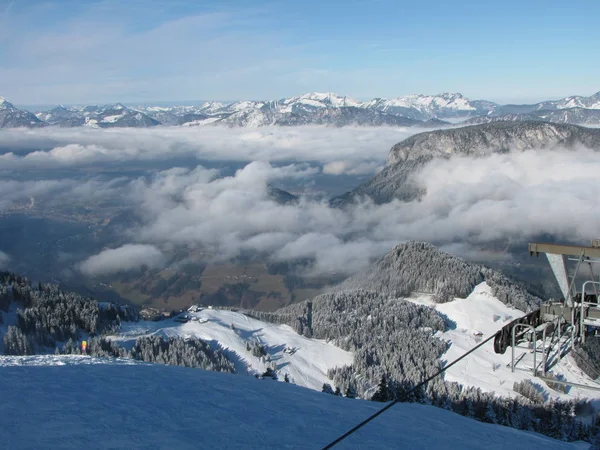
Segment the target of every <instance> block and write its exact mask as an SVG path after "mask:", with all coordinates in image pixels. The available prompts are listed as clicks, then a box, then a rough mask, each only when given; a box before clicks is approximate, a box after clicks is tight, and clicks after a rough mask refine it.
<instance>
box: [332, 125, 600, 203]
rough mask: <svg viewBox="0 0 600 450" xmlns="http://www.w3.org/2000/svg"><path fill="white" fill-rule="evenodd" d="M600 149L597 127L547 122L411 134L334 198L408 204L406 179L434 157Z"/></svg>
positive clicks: (412, 190)
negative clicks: (370, 174)
mask: <svg viewBox="0 0 600 450" xmlns="http://www.w3.org/2000/svg"><path fill="white" fill-rule="evenodd" d="M578 145H581V146H584V147H588V148H591V149H595V150H600V129H590V128H584V127H579V126H576V125H566V124H556V123H548V122H538V121H528V122H494V123H488V124H483V125H474V126H468V127H462V128H453V129H445V130H435V131H429V132H425V133H420V134H416V135H414V136H411V137H410V138H408V139H405V140H404V141H402V142H400V143H398V144H396V145H394V146H393V147H392V149H391V150H390V153H389V157H388V162H387V164H386V166H385V168H384V169H383V170H382V171H381V172H379V173H378V174H377V175H376V176H375V177H374V178H373V179H371V180H370V181H368V182H367V183H365V184H362V185H360V186H358V187H357V188H356V189H354V190H352V191H350V192H348V193H346V194H344V195H342V196H340V197H337V198H335V199H334V200H333V204H336V205H342V204H344V203H347V202H350V201H352V200H353V198H354V197H355V196H368V197H371V198H372V199H373V200H374V201H375V202H377V203H386V202H389V201H391V200H392V199H394V198H398V199H400V200H404V201H409V200H412V199H414V198H416V197H418V195H419V194H420V193H421V191H420V190H419V188H418V187H416V186H413V185H411V184H410V180H409V178H410V176H411V175H412V174H413V173H415V171H417V170H418V169H420V168H421V167H423V166H424V165H425V164H426V163H428V162H429V161H431V160H432V159H434V158H449V157H451V156H453V155H463V156H465V155H473V156H486V155H491V154H493V153H505V152H509V151H526V150H531V149H542V148H543V149H548V150H551V149H553V148H558V147H566V148H574V147H577V146H578Z"/></svg>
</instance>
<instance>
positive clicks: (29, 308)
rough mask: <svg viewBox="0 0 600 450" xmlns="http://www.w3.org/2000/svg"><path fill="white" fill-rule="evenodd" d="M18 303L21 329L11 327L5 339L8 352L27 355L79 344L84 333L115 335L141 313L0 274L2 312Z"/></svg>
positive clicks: (19, 326)
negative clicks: (62, 344) (74, 342)
mask: <svg viewBox="0 0 600 450" xmlns="http://www.w3.org/2000/svg"><path fill="white" fill-rule="evenodd" d="M12 302H15V303H16V304H17V305H18V307H19V309H18V310H17V325H16V326H13V325H11V326H9V327H8V330H7V332H6V334H5V336H4V352H5V353H6V354H9V355H10V354H12V355H27V354H33V353H36V352H38V351H40V350H41V349H43V348H54V347H56V344H57V342H64V341H67V340H68V339H73V340H78V338H79V335H80V334H81V333H82V332H83V333H86V334H88V335H90V336H95V335H98V334H101V333H108V332H114V331H115V329H118V328H119V326H120V324H121V321H135V320H138V318H139V316H138V313H137V310H135V309H134V308H130V307H125V306H121V305H116V304H113V303H98V302H96V301H95V300H93V299H91V298H85V297H82V296H81V295H79V294H76V293H73V292H64V291H62V290H61V289H60V287H59V286H56V285H52V284H41V283H38V285H37V286H32V285H31V283H30V282H29V280H28V279H27V278H24V277H20V276H18V275H15V274H12V273H9V272H0V308H2V309H3V310H4V311H8V309H9V307H10V304H11V303H12Z"/></svg>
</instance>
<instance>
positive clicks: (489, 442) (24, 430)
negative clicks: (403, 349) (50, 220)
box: [0, 356, 589, 450]
mask: <svg viewBox="0 0 600 450" xmlns="http://www.w3.org/2000/svg"><path fill="white" fill-rule="evenodd" d="M0 361H1V362H0V364H1V365H3V367H0V386H2V401H0V436H1V437H2V446H3V448H9V449H30V448H44V449H51V448H61V449H68V448H73V449H82V448H86V449H88V448H89V449H95V448H128V449H130V448H131V449H138V448H139V449H141V448H144V449H146V448H151V449H163V448H164V449H170V448H177V449H198V448H222V449H230V448H231V449H233V448H244V449H260V450H265V449H284V448H285V449H319V448H322V447H323V446H324V445H326V444H327V443H329V442H330V441H332V440H333V439H335V438H337V437H338V436H339V435H340V434H342V433H343V432H345V431H347V430H348V429H350V428H351V427H352V426H354V425H355V424H357V423H358V422H360V421H361V420H363V419H364V418H366V417H367V416H369V415H370V414H372V413H373V412H375V411H376V410H377V409H379V408H381V406H382V404H381V403H375V402H367V401H363V400H351V399H346V398H342V397H336V396H333V395H329V394H324V393H320V392H314V391H311V390H309V389H304V388H301V387H298V386H294V385H292V384H288V383H277V382H274V381H271V380H266V379H265V380H257V379H255V378H254V377H245V376H239V375H231V374H226V373H217V372H207V371H203V370H199V369H189V368H184V367H174V366H166V365H159V364H156V365H152V364H124V365H121V364H115V360H112V359H106V360H103V359H99V358H90V357H73V356H68V357H66V356H58V357H55V356H42V357H25V358H24V357H2V358H0ZM90 361H95V362H96V364H90V363H89V362H90ZM588 447H589V444H584V443H572V444H568V443H565V442H560V441H556V440H553V439H550V438H547V437H545V436H542V435H538V434H535V433H531V432H525V431H519V430H516V429H513V428H508V427H503V426H499V425H491V424H484V423H481V422H476V421H474V420H472V419H468V418H466V417H462V416H459V415H457V414H454V413H451V412H449V411H446V410H443V409H439V408H435V407H431V406H425V405H418V404H398V405H396V406H394V407H393V408H391V409H390V410H388V411H387V412H386V413H385V414H382V415H381V416H379V417H378V418H376V419H375V420H374V421H372V422H371V423H369V424H368V425H366V426H365V427H363V428H362V429H360V430H359V431H358V432H356V433H355V434H353V435H351V436H350V437H349V438H348V439H347V440H345V441H343V442H342V443H341V444H339V445H338V446H336V449H337V448H339V449H392V448H393V449H397V448H402V449H439V448H460V449H461V450H469V449H481V448H485V449H486V450H500V449H505V448H527V449H528V450H538V449H539V450H554V449H577V448H580V449H583V448H588Z"/></svg>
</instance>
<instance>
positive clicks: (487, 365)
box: [407, 282, 600, 399]
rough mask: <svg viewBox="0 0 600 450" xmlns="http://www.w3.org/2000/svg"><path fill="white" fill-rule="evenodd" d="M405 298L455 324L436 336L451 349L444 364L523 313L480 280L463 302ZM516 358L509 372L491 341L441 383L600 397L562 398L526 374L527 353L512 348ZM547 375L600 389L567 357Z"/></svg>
mask: <svg viewBox="0 0 600 450" xmlns="http://www.w3.org/2000/svg"><path fill="white" fill-rule="evenodd" d="M407 300H409V301H412V302H414V303H419V304H424V305H427V306H429V307H431V308H435V309H436V310H437V311H439V312H440V313H442V314H444V315H446V316H447V317H448V318H449V319H450V320H452V321H453V322H455V323H456V328H455V329H452V330H449V331H446V332H444V333H440V334H438V336H439V337H440V338H441V339H444V340H449V341H450V342H451V345H450V348H449V349H448V351H447V352H446V353H445V354H444V356H443V360H444V361H446V362H452V361H454V360H455V359H456V358H458V357H459V356H462V355H463V354H464V353H466V352H467V351H469V350H470V349H472V348H473V347H474V346H475V345H477V343H478V342H480V341H481V339H482V338H483V339H485V338H487V337H488V336H490V335H492V334H494V333H495V332H496V331H498V330H499V329H500V328H502V327H503V326H504V325H505V324H506V323H508V322H510V321H511V320H514V319H516V318H518V317H521V316H523V315H524V313H523V312H522V311H519V310H518V309H515V308H511V307H509V306H507V305H505V304H504V303H502V302H501V301H500V300H498V299H497V298H496V297H494V296H493V294H492V291H491V288H490V287H489V286H488V285H487V284H486V283H485V282H483V283H481V284H479V285H478V286H476V287H475V289H474V290H473V292H472V293H471V294H470V295H469V296H468V297H467V298H462V299H461V298H457V299H456V300H454V301H452V302H448V303H442V304H436V303H434V302H433V300H431V296H428V295H421V296H418V297H413V298H408V299H407ZM478 332H479V333H483V335H482V337H479V338H478V337H477V336H475V335H474V333H478ZM523 354H524V355H523ZM515 355H516V357H517V358H518V357H520V356H522V355H523V359H522V361H521V363H519V364H518V365H517V368H516V370H515V372H514V373H513V372H512V371H511V368H510V363H511V349H510V348H509V349H508V350H507V351H506V353H505V354H503V355H499V354H496V353H495V352H494V343H493V341H490V342H488V343H487V344H485V345H484V346H483V347H481V348H480V349H478V350H477V351H476V352H474V353H472V354H471V355H469V356H468V357H467V358H465V359H464V360H462V361H460V362H458V363H457V364H456V365H454V366H452V367H451V368H449V369H448V370H447V371H446V372H445V379H446V380H448V381H456V382H458V383H461V384H463V385H465V386H474V387H479V388H481V389H482V390H484V391H487V392H495V393H497V394H498V395H501V396H515V395H518V394H516V393H515V392H514V391H513V385H514V383H515V382H520V381H522V380H526V379H530V380H531V381H532V382H534V383H536V384H538V385H539V386H540V389H541V390H543V391H544V393H545V394H547V395H548V396H549V397H551V398H563V399H566V398H591V399H600V392H599V391H595V390H592V389H583V388H576V387H571V388H570V390H569V392H568V393H567V394H564V393H561V392H557V391H554V390H552V389H550V388H548V386H547V385H546V384H545V383H544V382H543V381H542V380H540V379H539V378H534V377H533V373H532V371H531V370H526V369H527V368H531V367H532V366H533V364H532V363H533V356H532V354H531V353H530V352H529V351H528V350H526V349H520V348H519V349H516V353H515ZM539 358H541V354H538V362H539V361H540V359H539ZM551 372H552V373H554V374H555V375H562V376H564V379H565V380H566V381H570V382H574V383H579V384H584V385H588V386H593V387H600V384H598V383H596V382H594V381H592V380H591V379H590V378H589V377H588V376H587V375H586V374H585V373H584V372H583V371H582V370H581V369H579V368H578V367H577V365H576V364H575V362H574V361H573V360H572V358H571V356H570V355H568V356H567V357H565V358H563V360H561V361H560V362H559V363H557V364H556V365H555V366H554V367H552V369H551Z"/></svg>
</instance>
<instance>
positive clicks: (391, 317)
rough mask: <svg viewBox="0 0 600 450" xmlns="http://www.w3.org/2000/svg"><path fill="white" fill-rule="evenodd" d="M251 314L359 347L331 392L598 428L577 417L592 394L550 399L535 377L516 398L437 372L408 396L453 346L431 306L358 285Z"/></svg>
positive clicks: (506, 421) (558, 432)
mask: <svg viewBox="0 0 600 450" xmlns="http://www.w3.org/2000/svg"><path fill="white" fill-rule="evenodd" d="M309 312H310V316H308V314H307V313H309ZM251 314H252V315H253V316H254V317H256V318H258V319H261V320H266V321H271V322H276V323H287V324H288V325H292V326H294V324H296V325H297V324H299V323H302V324H304V325H303V327H304V334H305V335H308V336H311V337H314V338H318V339H326V340H329V341H332V342H333V343H335V344H336V345H338V346H339V347H341V348H343V349H345V350H349V351H352V352H354V355H355V356H354V361H353V364H352V366H344V367H338V368H334V369H331V370H330V371H329V372H328V376H329V378H330V379H332V380H333V385H334V386H335V388H334V387H332V386H331V385H324V386H323V391H324V392H328V393H333V394H337V395H340V394H344V395H345V394H348V395H347V396H348V397H351V398H355V397H359V398H364V399H372V400H378V401H389V400H393V399H396V398H398V399H402V401H409V402H420V403H425V404H431V405H435V406H438V407H442V408H445V409H448V410H452V411H454V412H457V413H459V414H462V415H465V416H471V417H474V418H476V419H478V420H482V421H485V422H489V423H498V424H501V425H507V426H512V427H515V428H518V429H522V430H530V431H536V432H539V433H543V434H546V435H548V436H551V437H554V438H557V439H563V440H569V441H571V440H578V439H582V440H588V441H589V440H590V439H592V438H593V436H594V435H595V434H594V431H593V429H592V428H590V426H589V425H585V424H583V423H582V422H581V421H580V420H578V419H577V418H576V417H574V412H575V410H577V409H581V408H583V406H584V405H585V404H586V402H583V401H579V402H578V401H569V402H565V401H545V399H544V397H543V396H542V395H541V394H540V393H539V392H538V390H537V389H536V387H535V386H533V384H532V383H531V382H524V383H519V384H517V385H515V391H517V392H518V393H519V394H521V395H520V396H518V397H516V398H514V399H511V398H498V397H496V396H494V394H491V393H484V392H482V391H481V390H480V389H477V388H465V387H463V386H462V385H460V384H458V383H450V382H447V381H445V380H444V379H443V377H438V378H436V379H434V380H433V381H431V382H429V383H428V384H427V385H426V386H424V387H423V388H421V389H419V390H417V391H416V392H413V393H412V394H411V395H409V396H406V393H407V392H408V391H409V390H411V389H412V387H413V386H415V385H416V384H418V383H420V382H421V381H422V380H424V379H426V378H427V377H429V376H430V375H431V374H433V373H435V372H436V371H438V370H439V369H440V368H441V362H440V358H441V356H442V354H443V353H444V352H445V351H446V350H447V348H448V344H447V343H446V342H444V341H442V340H440V339H438V338H436V337H435V336H434V333H436V332H437V331H445V330H447V329H448V327H450V326H452V323H450V322H449V320H448V319H447V318H446V317H445V316H443V315H442V314H440V313H439V312H437V311H436V310H434V309H432V308H428V307H425V306H421V305H416V304H414V303H411V302H408V301H406V300H403V299H399V298H394V297H390V296H386V295H382V294H381V293H379V292H374V291H367V290H362V289H356V290H348V291H339V292H330V293H326V294H322V295H320V296H318V297H316V298H315V299H314V300H313V301H312V302H310V301H307V302H303V303H299V304H294V305H290V306H287V307H285V308H283V309H281V310H279V311H276V312H274V313H261V312H256V311H254V312H252V313H251ZM309 319H310V320H309ZM490 370H491V369H490ZM582 405H583V406H582ZM588 406H590V405H588Z"/></svg>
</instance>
